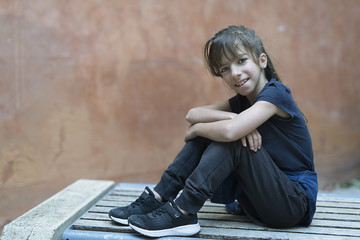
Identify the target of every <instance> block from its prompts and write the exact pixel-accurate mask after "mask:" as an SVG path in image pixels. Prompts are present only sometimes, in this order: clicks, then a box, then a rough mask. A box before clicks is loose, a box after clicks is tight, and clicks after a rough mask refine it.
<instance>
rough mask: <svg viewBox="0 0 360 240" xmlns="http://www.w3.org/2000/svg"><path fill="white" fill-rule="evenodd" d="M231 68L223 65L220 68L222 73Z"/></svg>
mask: <svg viewBox="0 0 360 240" xmlns="http://www.w3.org/2000/svg"><path fill="white" fill-rule="evenodd" d="M228 70H229V68H228V67H223V68H221V69H220V73H226V72H227V71H228Z"/></svg>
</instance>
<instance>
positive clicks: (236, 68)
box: [231, 64, 242, 77]
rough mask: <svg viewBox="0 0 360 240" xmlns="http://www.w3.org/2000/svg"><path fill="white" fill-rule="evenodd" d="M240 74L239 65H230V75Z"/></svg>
mask: <svg viewBox="0 0 360 240" xmlns="http://www.w3.org/2000/svg"><path fill="white" fill-rule="evenodd" d="M241 74H242V71H241V69H240V67H239V66H236V64H232V65H231V75H232V76H234V77H237V76H240V75H241Z"/></svg>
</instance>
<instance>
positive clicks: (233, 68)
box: [220, 45, 267, 100]
mask: <svg viewBox="0 0 360 240" xmlns="http://www.w3.org/2000/svg"><path fill="white" fill-rule="evenodd" d="M228 55H229V56H231V55H230V54H228ZM266 60H267V59H266V55H265V54H264V53H263V54H261V55H260V56H259V64H256V63H255V62H254V59H253V57H252V55H251V54H250V53H249V52H248V51H246V50H245V48H244V47H243V46H242V45H241V46H240V48H239V51H238V52H237V55H236V56H234V57H233V58H232V59H231V60H229V59H228V58H226V56H225V55H224V56H223V57H222V63H223V64H222V66H221V67H220V72H221V76H222V78H223V79H224V81H225V82H226V84H227V85H228V86H229V87H230V88H231V89H233V90H234V91H235V92H237V93H239V94H240V95H242V96H247V97H248V98H250V99H252V100H255V98H256V96H257V95H258V94H259V93H260V91H261V90H262V88H263V87H264V85H265V84H266V82H267V80H266V77H265V73H264V71H263V69H262V67H266ZM259 65H260V66H259Z"/></svg>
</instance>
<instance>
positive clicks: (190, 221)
mask: <svg viewBox="0 0 360 240" xmlns="http://www.w3.org/2000/svg"><path fill="white" fill-rule="evenodd" d="M129 226H130V227H131V228H132V229H134V230H135V231H137V232H139V233H141V234H143V235H145V236H149V237H164V236H191V235H194V234H196V233H198V232H199V231H200V225H199V223H198V218H197V215H196V214H195V215H193V214H189V215H185V214H183V213H182V212H181V211H180V210H179V208H178V207H177V206H176V204H175V203H174V201H173V200H172V199H170V201H169V202H167V203H165V204H164V205H163V206H162V207H160V208H158V209H156V210H155V211H153V212H152V213H148V214H146V215H132V216H131V217H129Z"/></svg>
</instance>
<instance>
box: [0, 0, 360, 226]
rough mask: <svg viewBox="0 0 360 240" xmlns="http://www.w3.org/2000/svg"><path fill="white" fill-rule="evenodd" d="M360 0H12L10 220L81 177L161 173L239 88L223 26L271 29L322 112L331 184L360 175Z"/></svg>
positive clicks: (309, 105) (6, 196) (4, 18)
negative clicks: (217, 43)
mask: <svg viewBox="0 0 360 240" xmlns="http://www.w3.org/2000/svg"><path fill="white" fill-rule="evenodd" d="M359 13H360V3H359V1H357V0H347V1H341V0H316V1H313V0H306V1H288V0H269V1H260V0H255V1H250V0H244V1H238V0H229V1H220V0H218V1H216V0H196V1H195V0H193V1H192V0H186V1H175V0H156V1H155V0H128V1H126V0H110V1H100V0H98V1H96V0H88V1H80V0H72V1H40V0H32V1H20V0H12V1H10V0H1V1H0V26H1V28H0V74H1V75H0V76H1V77H0V124H1V125H0V196H1V197H0V212H1V217H0V224H1V223H4V222H6V221H8V220H10V219H13V218H14V217H16V216H18V215H20V214H22V213H23V212H24V211H25V210H27V209H29V208H31V207H32V206H34V205H35V204H37V203H38V202H40V201H42V200H43V199H44V198H46V197H48V196H50V195H51V194H53V193H55V192H56V191H58V190H59V189H61V188H63V187H65V186H66V185H67V184H69V183H71V182H73V181H75V180H76V179H79V178H92V179H113V180H116V181H135V182H156V181H157V180H158V177H159V174H160V173H161V171H162V170H163V169H165V168H166V167H167V165H168V164H169V163H170V162H171V161H172V158H173V157H174V156H175V154H176V153H177V151H178V150H179V149H180V148H181V147H182V145H183V136H184V131H185V129H186V126H187V124H186V122H185V121H184V116H185V114H186V112H187V110H188V109H189V108H190V107H192V106H196V105H204V104H210V103H214V102H216V101H219V100H220V99H224V98H227V97H229V96H230V95H231V93H230V92H229V91H228V90H227V89H226V87H224V84H223V83H222V80H220V79H214V78H212V77H210V76H209V74H208V73H207V72H206V70H205V68H204V66H203V62H202V47H203V45H204V43H205V41H206V40H207V39H208V38H210V37H211V36H212V35H213V34H214V33H215V32H216V31H218V30H220V29H222V28H224V27H226V26H228V25H239V24H244V25H246V26H249V27H252V28H254V29H256V30H257V32H258V33H259V35H260V36H261V37H262V38H263V40H264V43H265V45H266V46H267V48H268V52H269V53H270V55H271V56H272V58H273V61H274V60H275V64H276V66H277V69H278V71H279V73H280V74H281V76H282V78H283V81H284V82H285V83H286V84H287V85H288V86H290V87H291V89H292V91H293V95H294V97H295V99H296V101H297V103H298V105H299V106H300V107H301V109H302V110H303V112H304V113H305V114H306V116H307V118H308V120H309V128H310V130H311V134H312V137H313V145H314V151H315V161H316V167H317V170H318V172H319V176H320V181H321V184H322V186H325V185H326V184H329V183H331V182H334V181H343V180H346V179H349V178H353V177H359V176H360V151H359V149H360V126H359V120H360V107H359V102H360V96H359V90H360V81H359V80H358V78H359V77H360V68H359V65H360V58H359V55H360V48H359V45H358V44H359V40H360V28H359V26H358V20H359Z"/></svg>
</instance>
